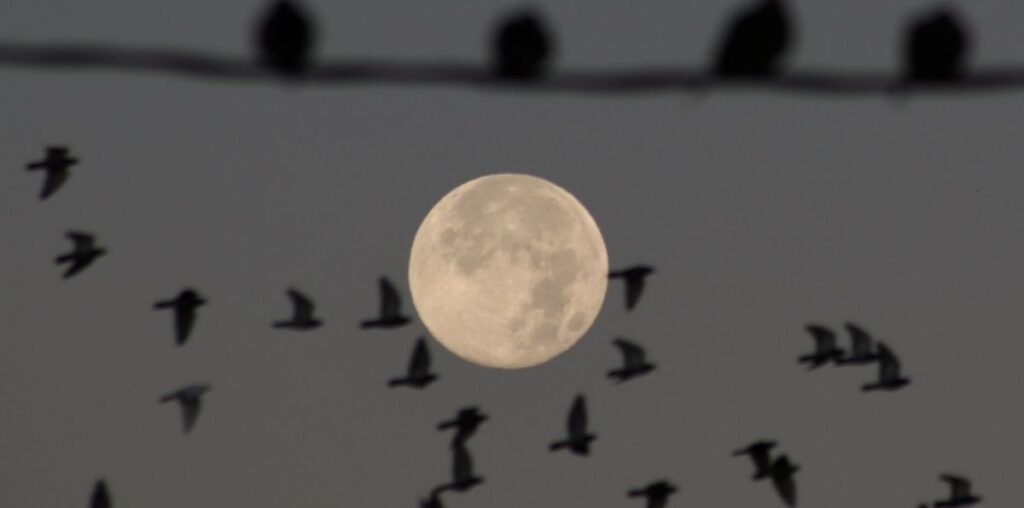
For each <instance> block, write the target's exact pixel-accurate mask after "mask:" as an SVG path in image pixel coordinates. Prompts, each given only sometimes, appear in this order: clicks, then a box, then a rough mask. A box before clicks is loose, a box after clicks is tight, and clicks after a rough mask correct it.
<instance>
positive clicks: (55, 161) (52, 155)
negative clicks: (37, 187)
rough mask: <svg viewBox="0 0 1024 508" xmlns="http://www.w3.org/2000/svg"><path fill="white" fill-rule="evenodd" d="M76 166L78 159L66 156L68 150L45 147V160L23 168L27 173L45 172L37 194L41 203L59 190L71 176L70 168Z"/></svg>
mask: <svg viewBox="0 0 1024 508" xmlns="http://www.w3.org/2000/svg"><path fill="white" fill-rule="evenodd" d="M75 164H78V159H76V158H74V157H69V156H68V149H67V147H64V146H48V147H46V158H44V159H42V160H38V161H33V162H29V163H28V164H26V165H25V168H26V169H28V170H29V171H45V172H46V177H45V178H44V179H43V188H42V190H41V191H40V192H39V200H40V201H42V200H44V199H46V198H48V197H50V196H52V195H53V194H54V193H55V192H57V189H60V188H61V186H63V185H64V182H66V181H67V179H68V176H70V175H71V171H70V170H71V166H74V165H75Z"/></svg>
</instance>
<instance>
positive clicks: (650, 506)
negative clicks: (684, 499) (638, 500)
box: [627, 480, 676, 508]
mask: <svg viewBox="0 0 1024 508" xmlns="http://www.w3.org/2000/svg"><path fill="white" fill-rule="evenodd" d="M675 492H676V486H675V485H672V484H671V483H669V482H668V481H666V480H661V481H657V482H654V483H651V484H649V485H647V486H646V487H643V488H639V489H633V490H630V491H629V492H628V493H627V495H628V497H644V498H647V508H665V506H667V505H668V497H669V496H671V495H672V494H674V493H675Z"/></svg>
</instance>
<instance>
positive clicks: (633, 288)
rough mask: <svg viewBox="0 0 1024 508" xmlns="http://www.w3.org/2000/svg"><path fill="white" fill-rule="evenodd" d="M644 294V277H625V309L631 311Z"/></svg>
mask: <svg viewBox="0 0 1024 508" xmlns="http://www.w3.org/2000/svg"><path fill="white" fill-rule="evenodd" d="M643 292H644V276H642V275H639V276H632V277H631V276H626V309H627V310H633V307H636V304H637V302H639V301H640V295H641V294H642V293H643Z"/></svg>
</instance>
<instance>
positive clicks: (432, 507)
mask: <svg viewBox="0 0 1024 508" xmlns="http://www.w3.org/2000/svg"><path fill="white" fill-rule="evenodd" d="M420 508H444V505H443V504H441V496H440V495H439V493H438V492H432V493H431V494H430V497H428V498H426V499H420Z"/></svg>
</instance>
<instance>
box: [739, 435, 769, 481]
mask: <svg viewBox="0 0 1024 508" xmlns="http://www.w3.org/2000/svg"><path fill="white" fill-rule="evenodd" d="M777 444H778V443H776V442H775V441H770V440H762V441H755V442H753V443H751V444H749V445H747V446H746V447H744V448H741V449H739V450H736V451H734V452H732V455H733V456H734V457H739V456H743V455H748V456H750V460H751V461H753V462H754V476H753V479H754V480H763V479H765V478H768V477H769V476H770V473H771V465H772V459H771V450H772V448H774V447H775V446H776V445H777Z"/></svg>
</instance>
